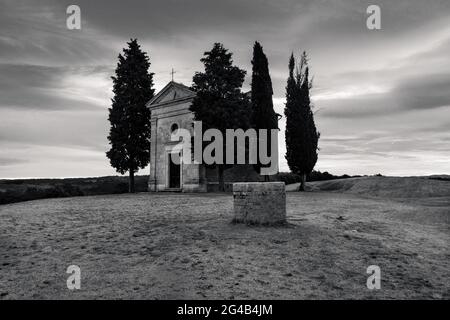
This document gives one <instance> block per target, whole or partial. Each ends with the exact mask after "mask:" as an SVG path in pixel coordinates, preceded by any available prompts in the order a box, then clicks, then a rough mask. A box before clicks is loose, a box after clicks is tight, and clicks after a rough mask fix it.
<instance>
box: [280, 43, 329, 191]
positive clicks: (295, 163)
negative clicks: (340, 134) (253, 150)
mask: <svg viewBox="0 0 450 320" xmlns="http://www.w3.org/2000/svg"><path fill="white" fill-rule="evenodd" d="M311 87H312V82H311V81H310V80H309V66H308V58H307V55H306V53H305V52H303V54H302V56H301V58H300V63H299V65H298V66H297V67H296V63H295V59H294V55H293V54H292V55H291V57H290V59H289V78H288V81H287V86H286V106H285V109H284V114H285V116H286V134H285V139H286V160H287V163H288V166H289V168H290V169H291V171H292V172H293V173H296V174H299V175H301V177H302V183H301V184H300V190H304V187H305V179H306V175H307V174H309V173H311V172H312V170H313V168H314V166H315V164H316V162H317V157H318V155H317V151H318V141H319V137H320V134H319V132H318V131H317V129H316V125H315V123H314V114H313V112H312V105H311V100H310V94H309V91H310V89H311Z"/></svg>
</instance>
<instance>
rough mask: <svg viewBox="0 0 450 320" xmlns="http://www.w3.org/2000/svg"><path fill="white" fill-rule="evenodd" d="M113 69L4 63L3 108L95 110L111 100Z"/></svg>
mask: <svg viewBox="0 0 450 320" xmlns="http://www.w3.org/2000/svg"><path fill="white" fill-rule="evenodd" d="M112 74H113V70H112V69H111V67H110V66H106V67H105V66H92V67H91V66H88V67H59V66H58V67H54V66H40V65H27V64H22V65H17V64H0V108H23V109H37V110H70V109H77V110H95V109H98V108H106V107H108V105H109V98H110V97H111V83H112V82H111V80H110V79H109V77H110V76H111V75H112Z"/></svg>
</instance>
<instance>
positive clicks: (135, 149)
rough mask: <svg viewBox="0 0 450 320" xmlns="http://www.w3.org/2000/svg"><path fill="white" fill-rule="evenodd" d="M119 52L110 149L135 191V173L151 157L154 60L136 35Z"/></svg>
mask: <svg viewBox="0 0 450 320" xmlns="http://www.w3.org/2000/svg"><path fill="white" fill-rule="evenodd" d="M127 45H128V47H127V48H124V49H123V53H122V54H119V57H118V59H119V62H118V63H117V68H116V70H115V76H113V77H111V78H112V80H113V92H114V97H113V99H112V106H111V108H109V117H108V119H109V121H110V123H111V128H110V132H109V135H108V140H109V142H110V144H111V149H110V150H109V151H108V152H107V153H106V155H107V157H108V158H109V160H110V163H111V166H112V167H114V168H115V169H116V171H117V172H119V173H120V174H125V173H126V172H129V176H130V185H129V191H130V192H134V173H135V172H136V171H138V169H139V168H144V167H145V166H146V165H147V164H148V163H149V159H150V111H149V110H148V108H147V107H146V106H145V104H146V103H147V102H148V101H149V100H150V99H151V98H152V97H153V94H154V89H153V88H152V87H153V73H149V72H148V69H149V67H150V61H149V57H148V55H147V53H145V52H143V51H142V50H141V48H140V46H139V44H138V42H137V40H136V39H131V40H130V42H128V43H127Z"/></svg>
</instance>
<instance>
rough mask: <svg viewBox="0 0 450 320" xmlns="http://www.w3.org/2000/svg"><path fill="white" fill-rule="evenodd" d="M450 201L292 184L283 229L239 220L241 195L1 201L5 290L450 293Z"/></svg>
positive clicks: (8, 295) (146, 294)
mask: <svg viewBox="0 0 450 320" xmlns="http://www.w3.org/2000/svg"><path fill="white" fill-rule="evenodd" d="M449 201H450V199H449V198H448V197H435V198H433V197H429V198H424V199H419V200H414V201H413V200H410V199H408V200H402V199H397V200H395V199H386V198H365V197H364V196H362V195H355V194H345V193H336V192H306V193H294V192H290V193H288V195H287V214H288V221H289V225H288V226H286V227H276V228H269V227H249V226H245V225H233V224H231V223H230V221H231V219H232V203H233V198H232V195H231V194H176V193H158V194H149V193H140V194H135V195H126V194H125V195H108V196H90V197H74V198H64V199H46V200H36V201H30V202H23V203H16V204H7V205H2V206H0V219H1V223H0V299H25V298H28V299H57V298H58V299H83V298H88V299H91V298H93V299H110V298H112V299H128V298H130V299H205V298H207V299H347V298H350V299H380V298H387V299H416V298H424V299H449V298H450V268H449V267H450V263H449V261H450V259H449V257H450V254H449V249H448V248H449V240H450V232H449V230H450V228H449V216H450V212H449V211H450V210H449V208H450V203H449ZM69 265H78V266H79V267H80V268H81V289H80V290H74V291H71V290H68V289H67V286H66V280H67V278H68V277H69V274H66V269H67V267H68V266H69ZM369 265H378V266H379V267H380V268H381V289H380V290H372V291H371V290H369V289H367V287H366V280H367V277H368V276H369V275H368V274H366V269H367V267H368V266H369Z"/></svg>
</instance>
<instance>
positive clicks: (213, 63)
mask: <svg viewBox="0 0 450 320" xmlns="http://www.w3.org/2000/svg"><path fill="white" fill-rule="evenodd" d="M200 61H201V62H202V63H203V65H204V68H205V70H204V72H196V73H195V75H194V77H193V80H192V81H193V85H192V89H193V90H194V91H195V92H196V97H195V98H194V100H193V102H192V104H191V107H190V110H191V111H192V112H193V113H194V119H195V120H197V121H202V124H203V130H204V131H205V130H207V129H211V128H214V129H218V130H219V131H220V132H222V134H223V136H225V130H226V129H238V128H242V129H244V130H245V129H246V128H248V127H249V124H250V116H251V114H250V108H249V100H248V98H247V96H246V95H245V94H244V93H243V92H242V91H241V88H242V84H243V82H244V78H245V74H246V71H245V70H242V69H240V68H239V67H237V66H234V65H233V60H232V53H231V52H229V51H228V50H227V49H225V48H224V47H223V45H222V44H221V43H215V44H214V46H213V48H212V49H211V50H210V51H207V52H205V53H204V57H203V58H202V59H201V60H200ZM224 154H225V153H224ZM217 167H218V178H219V188H220V189H221V190H222V191H223V189H224V181H223V171H224V167H225V166H224V165H218V166H217Z"/></svg>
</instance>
